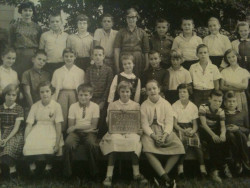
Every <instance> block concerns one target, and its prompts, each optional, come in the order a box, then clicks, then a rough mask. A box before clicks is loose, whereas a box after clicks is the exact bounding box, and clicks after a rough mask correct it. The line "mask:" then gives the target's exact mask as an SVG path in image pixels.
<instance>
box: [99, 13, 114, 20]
mask: <svg viewBox="0 0 250 188" xmlns="http://www.w3.org/2000/svg"><path fill="white" fill-rule="evenodd" d="M103 18H111V20H112V22H114V16H112V15H111V14H109V13H106V14H103V15H102V19H101V20H102V21H103Z"/></svg>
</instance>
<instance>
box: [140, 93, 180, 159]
mask: <svg viewBox="0 0 250 188" xmlns="http://www.w3.org/2000/svg"><path fill="white" fill-rule="evenodd" d="M173 119H174V111H173V109H172V107H171V105H170V104H169V102H168V101H166V100H165V99H163V98H162V97H160V99H159V100H158V101H157V102H156V103H153V102H151V101H150V99H149V98H148V99H147V100H146V101H145V102H143V103H142V105H141V122H142V129H143V131H144V134H143V136H142V138H141V140H142V145H143V152H148V153H155V154H161V155H178V154H185V149H184V146H183V144H182V143H181V141H180V139H179V138H178V137H177V136H176V134H175V133H174V132H173ZM152 133H155V134H164V133H168V134H169V136H168V137H167V138H166V140H165V142H164V144H163V145H164V146H162V147H160V146H157V145H156V144H155V141H154V140H153V139H152V138H151V137H150V135H151V134H152Z"/></svg>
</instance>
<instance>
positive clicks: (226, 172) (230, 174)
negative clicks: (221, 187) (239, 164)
mask: <svg viewBox="0 0 250 188" xmlns="http://www.w3.org/2000/svg"><path fill="white" fill-rule="evenodd" d="M224 175H225V177H226V178H232V177H233V176H232V173H231V171H230V169H229V167H228V165H227V164H225V165H224Z"/></svg>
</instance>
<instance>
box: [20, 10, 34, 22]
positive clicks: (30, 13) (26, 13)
mask: <svg viewBox="0 0 250 188" xmlns="http://www.w3.org/2000/svg"><path fill="white" fill-rule="evenodd" d="M21 16H22V18H23V19H25V20H27V19H31V18H32V16H33V10H32V8H25V9H23V10H22V13H21Z"/></svg>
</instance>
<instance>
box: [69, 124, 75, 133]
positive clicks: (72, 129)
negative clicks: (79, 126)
mask: <svg viewBox="0 0 250 188" xmlns="http://www.w3.org/2000/svg"><path fill="white" fill-rule="evenodd" d="M75 130H76V127H75V126H71V127H69V128H68V129H67V133H68V134H69V133H72V132H74V131H75Z"/></svg>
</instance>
